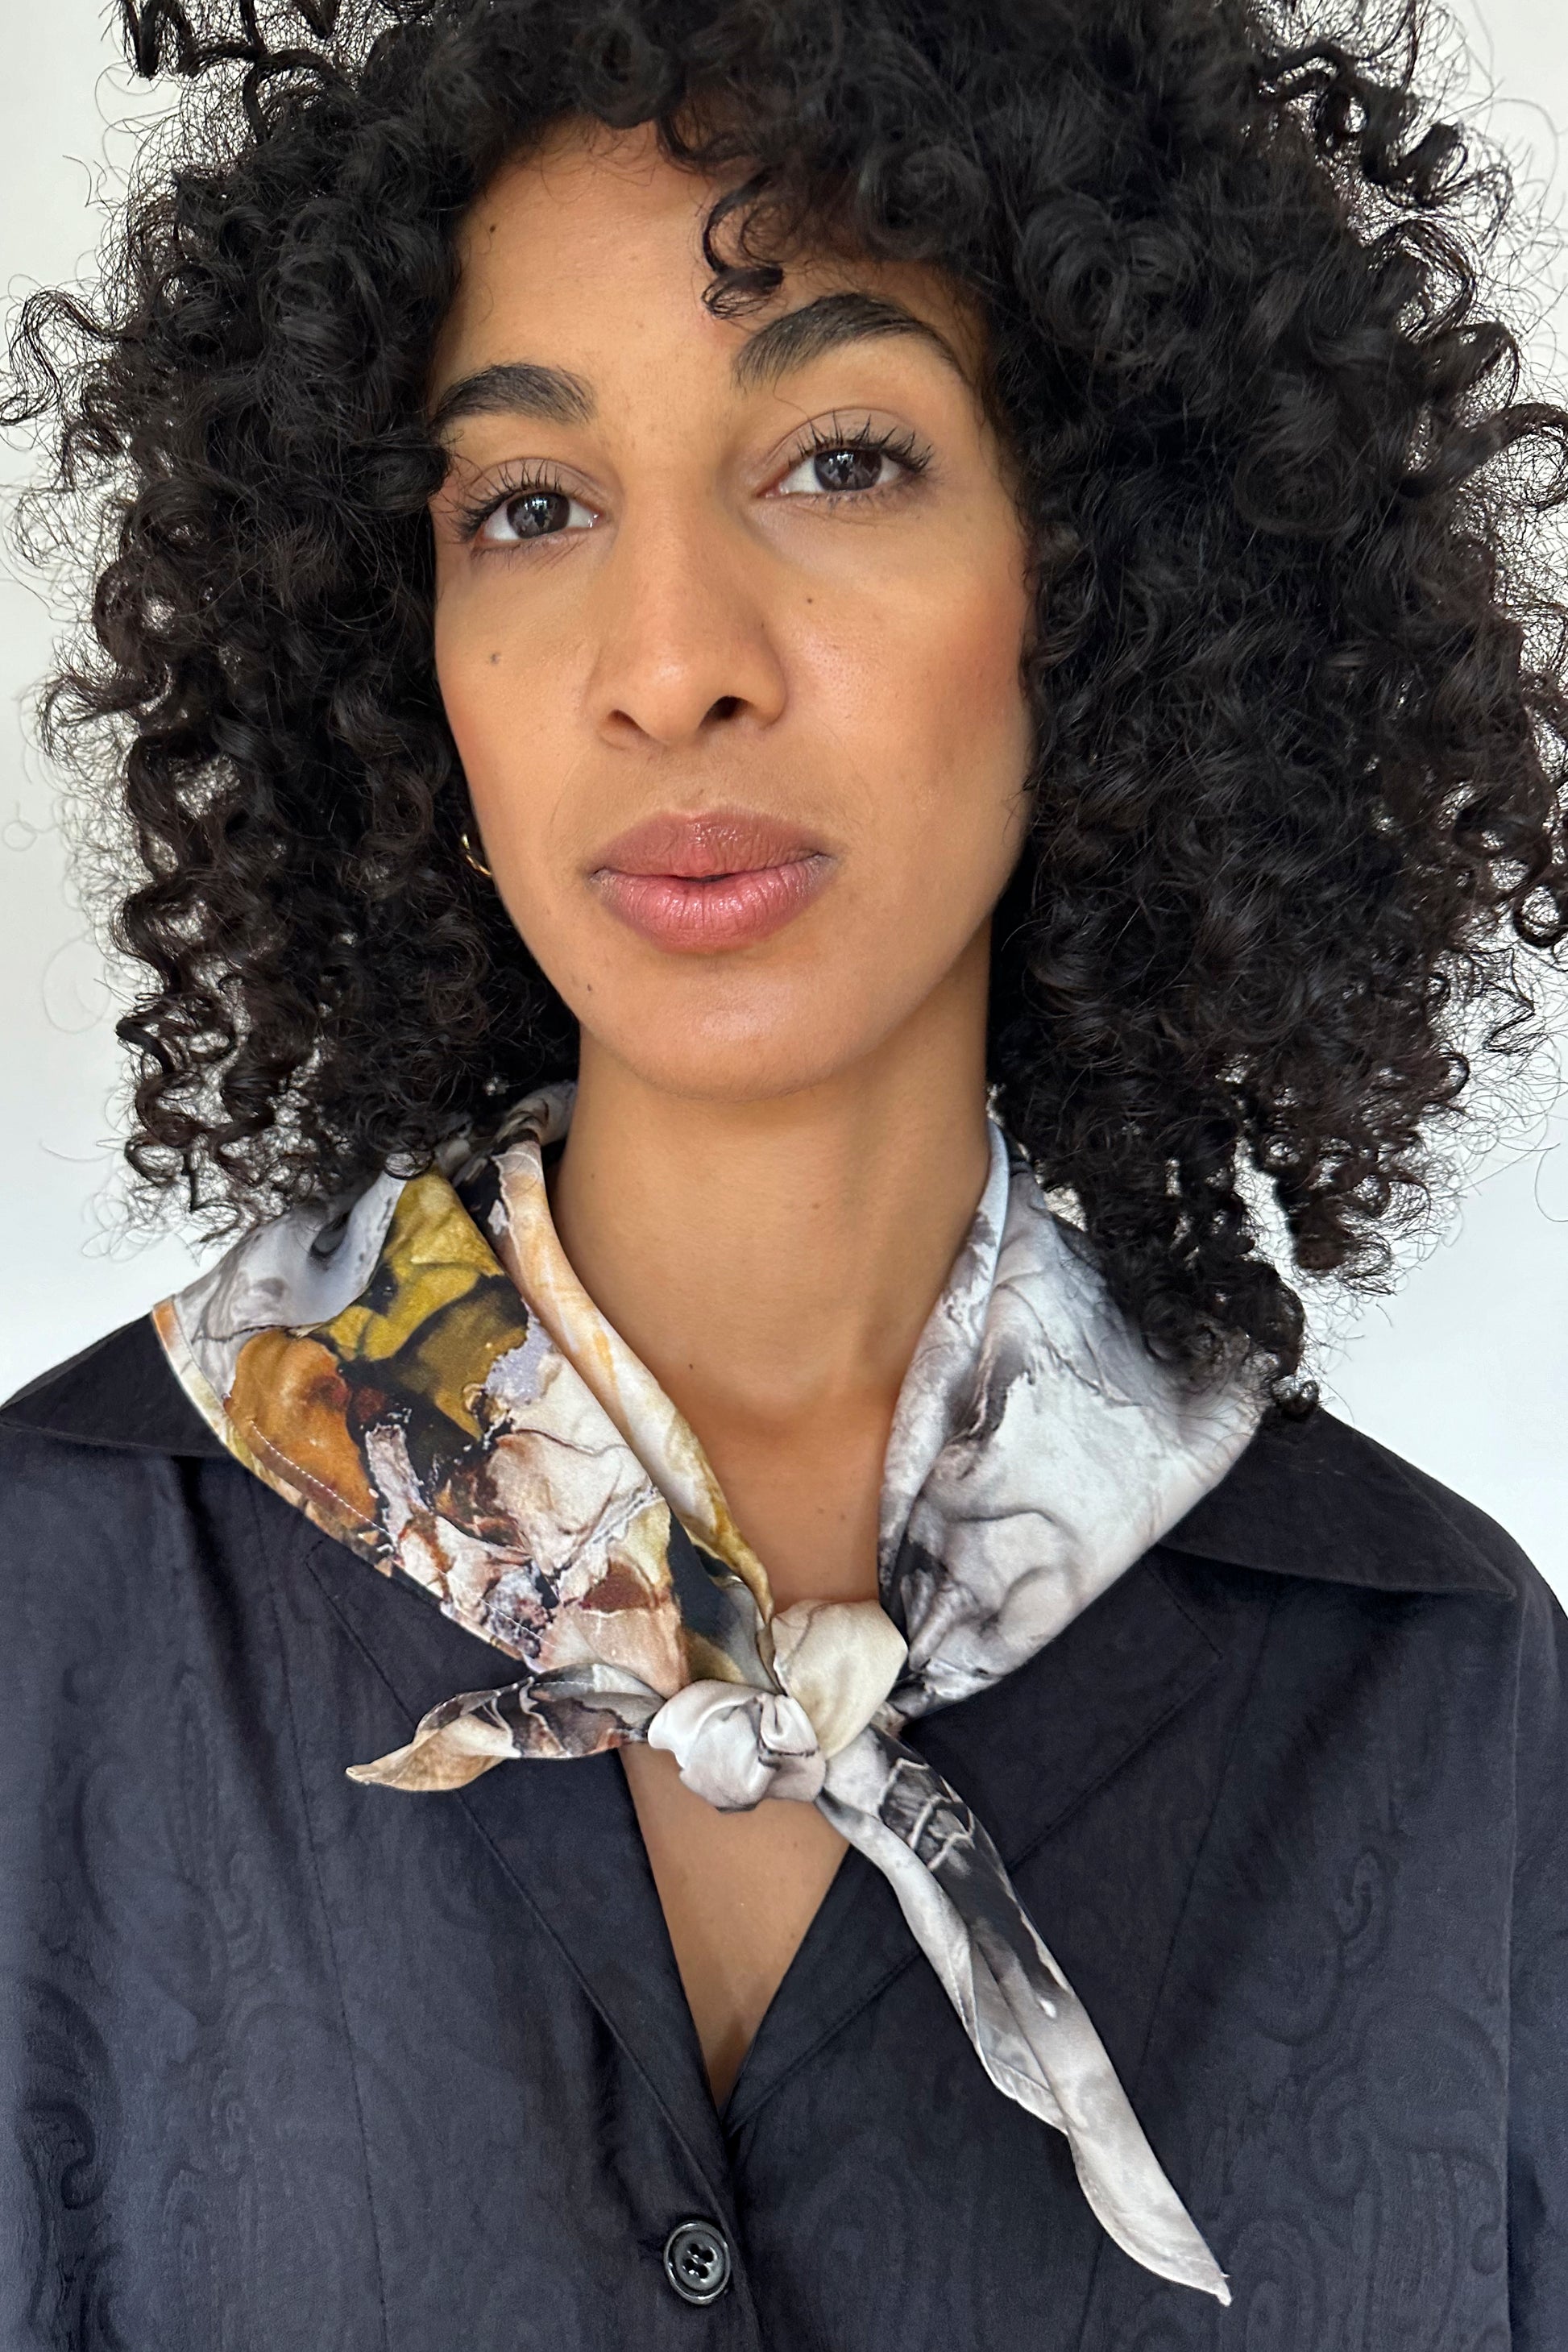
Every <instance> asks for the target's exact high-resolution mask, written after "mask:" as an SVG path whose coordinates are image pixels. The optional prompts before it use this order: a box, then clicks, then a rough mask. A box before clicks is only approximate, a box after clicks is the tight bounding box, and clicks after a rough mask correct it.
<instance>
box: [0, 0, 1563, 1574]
mask: <svg viewBox="0 0 1568 2352" xmlns="http://www.w3.org/2000/svg"><path fill="white" fill-rule="evenodd" d="M117 13H118V12H117V11H116V10H113V9H100V7H98V6H96V5H94V0H62V5H58V6H55V7H52V8H47V9H45V8H31V7H30V8H14V9H12V10H11V11H10V12H9V19H10V21H9V22H8V24H7V27H6V39H5V68H6V70H5V80H4V83H3V85H0V290H4V291H5V293H6V294H7V295H8V299H9V300H10V301H11V302H13V303H14V302H15V301H16V299H19V298H20V297H21V295H23V294H24V293H25V292H26V289H28V288H29V287H31V286H36V285H38V284H40V283H44V284H52V283H58V282H61V281H62V280H65V279H68V278H73V277H75V276H77V275H78V274H79V273H80V272H81V271H82V270H84V269H85V268H88V267H89V262H90V256H91V253H92V250H93V247H94V246H95V244H96V242H97V238H98V235H99V230H100V223H101V215H100V213H99V212H98V211H96V210H95V209H94V200H95V197H96V196H98V195H99V194H101V193H102V192H103V190H104V189H105V188H106V187H107V188H108V189H110V190H112V186H113V184H114V174H115V172H116V170H117V169H118V168H122V166H123V163H124V159H125V157H126V155H127V153H128V152H129V148H130V145H131V143H132V131H131V130H129V129H128V128H127V126H128V125H131V124H133V122H134V121H135V120H136V119H137V117H138V116H145V115H147V114H148V113H149V112H151V111H152V110H153V106H154V104H155V100H153V98H152V97H151V96H150V94H149V93H148V92H147V91H146V89H144V87H142V86H140V85H136V84H134V83H132V80H131V79H130V77H129V76H128V75H127V74H126V73H125V71H124V68H123V67H122V65H121V62H120V50H119V46H118V37H117V35H116V33H115V31H114V29H113V21H112V20H113V16H115V15H116V14H117ZM1457 26H1458V34H1459V35H1460V36H1462V38H1463V43H1464V49H1463V51H1462V52H1459V53H1458V54H1457V55H1456V58H1455V60H1454V62H1453V64H1452V65H1451V66H1450V67H1449V68H1447V70H1446V80H1447V89H1448V93H1449V99H1450V103H1452V102H1453V101H1454V100H1456V99H1457V100H1458V101H1459V102H1461V103H1462V104H1463V105H1464V107H1465V109H1466V110H1467V111H1468V113H1470V114H1471V116H1472V117H1473V118H1474V119H1475V120H1477V121H1479V122H1481V123H1482V124H1484V125H1485V126H1486V127H1487V128H1489V131H1490V133H1491V135H1492V136H1493V137H1494V138H1495V139H1497V140H1499V141H1500V142H1501V143H1502V144H1503V146H1504V147H1505V148H1506V149H1507V151H1508V152H1509V153H1510V157H1511V158H1512V160H1513V162H1514V164H1515V168H1516V171H1517V173H1518V174H1519V177H1520V179H1521V182H1522V183H1523V184H1524V185H1525V187H1526V189H1527V191H1528V192H1530V193H1531V195H1532V197H1533V200H1534V201H1535V202H1536V203H1537V204H1538V205H1541V206H1542V207H1543V208H1544V210H1545V212H1546V213H1547V215H1549V216H1551V217H1552V219H1557V218H1558V217H1559V216H1560V215H1562V214H1563V209H1564V197H1565V195H1568V155H1560V154H1559V142H1558V137H1557V133H1556V131H1555V129H1554V127H1553V126H1554V125H1555V124H1558V123H1561V124H1568V14H1565V13H1564V10H1563V0H1462V5H1459V7H1458V18H1457ZM1564 282H1568V272H1565V271H1564V269H1563V265H1562V263H1561V260H1560V259H1559V258H1558V257H1557V255H1556V252H1555V247H1549V248H1548V249H1547V250H1546V252H1545V253H1544V255H1543V257H1541V258H1540V259H1538V260H1537V261H1536V262H1535V263H1534V264H1533V265H1532V267H1531V271H1530V273H1529V275H1528V277H1526V278H1524V280H1523V283H1522V284H1521V289H1520V291H1521V297H1522V299H1524V300H1525V302H1526V303H1527V305H1528V306H1529V307H1530V308H1531V309H1532V310H1534V311H1536V312H1537V313H1539V323H1538V325H1537V327H1536V330H1535V332H1534V337H1533V341H1532V345H1531V351H1532V358H1533V363H1534V365H1535V368H1536V371H1537V373H1538V376H1539V377H1540V379H1542V381H1545V382H1548V383H1555V385H1556V386H1557V388H1558V389H1559V391H1560V392H1561V391H1562V390H1563V388H1564V385H1565V384H1568V331H1564V326H1563V321H1564V320H1565V319H1568V306H1564V305H1563V304H1562V303H1560V302H1558V300H1557V295H1558V290H1559V289H1560V288H1561V287H1562V286H1563V283H1564ZM1554 306H1555V308H1554ZM1559 344H1561V346H1562V351H1563V354H1564V355H1565V356H1564V359H1563V362H1562V363H1560V361H1559V352H1558V346H1559ZM27 462H28V460H27V457H26V451H25V450H23V449H21V448H19V447H18V448H16V450H15V451H14V453H13V455H12V457H11V458H10V460H9V467H8V477H9V478H10V479H11V480H12V481H19V480H21V479H22V478H25V476H26V467H27ZM57 625H58V616H56V617H55V618H52V617H51V614H50V613H49V611H48V610H47V605H46V604H45V602H44V601H43V599H42V597H41V594H40V592H39V589H38V587H37V583H29V582H28V581H27V580H26V578H25V576H24V575H22V574H21V572H19V570H18V567H17V566H16V563H15V562H14V561H11V562H7V564H6V565H5V576H4V577H0V1003H3V1004H4V1006H5V1029H4V1033H3V1034H4V1043H3V1045H0V1212H3V1215H4V1226H3V1230H4V1233H5V1273H4V1276H3V1278H0V1395H4V1394H5V1393H7V1392H8V1391H9V1390H10V1389H11V1388H12V1387H14V1386H16V1384H18V1383H19V1382H20V1381H23V1380H25V1379H26V1378H28V1377H29V1376H30V1375H31V1374H32V1373H34V1372H36V1371H37V1370H42V1369H43V1368H44V1367H45V1366H46V1365H47V1364H49V1363H51V1362H54V1361H56V1360H58V1359H59V1358H61V1357H63V1356H66V1355H68V1354H70V1353H71V1352H72V1351H74V1350H75V1349H78V1348H80V1347H82V1346H84V1345H85V1344H86V1343H87V1342H88V1341H89V1339H93V1338H95V1337H96V1336H97V1335H98V1334H99V1333H100V1332H102V1331H105V1330H107V1329H109V1328H111V1327H112V1326H114V1325H115V1324H117V1323H120V1322H123V1321H125V1320H127V1319H128V1318H131V1317H132V1316H134V1315H137V1314H139V1313H141V1312H142V1310H143V1309H144V1308H145V1307H147V1306H148V1305H150V1304H151V1303H152V1302H153V1300H155V1299H156V1298H158V1297H162V1296H163V1294H164V1293H165V1292H166V1291H168V1290H170V1289H171V1288H173V1287H174V1286H175V1285H176V1284H178V1283H179V1282H180V1281H182V1280H184V1279H185V1278H186V1277H187V1276H188V1274H189V1272H190V1270H191V1268H192V1266H193V1265H194V1264H195V1259H194V1258H193V1256H192V1254H191V1251H190V1248H189V1247H188V1246H187V1245H186V1244H185V1243H184V1241H182V1239H181V1238H180V1237H179V1236H178V1235H177V1234H165V1235H164V1236H163V1237H162V1238H159V1239H154V1240H153V1241H151V1242H149V1241H148V1240H147V1238H146V1237H145V1236H141V1237H137V1236H136V1235H134V1234H132V1233H131V1232H130V1231H129V1230H128V1229H127V1227H126V1225H125V1222H124V1217H123V1213H122V1211H121V1208H120V1207H119V1206H118V1205H117V1195H116V1191H115V1186H116V1167H117V1156H116V1141H115V1138H116V1131H117V1128H118V1126H119V1123H120V1118H121V1111H120V1107H119V1104H118V1102H117V1099H116V1097H117V1087H118V1084H119V1070H118V1048H117V1046H116V1045H115V1041H114V1038H113V1034H112V1028H111V1023H112V1018H113V996H112V983H111V981H110V978H109V977H108V975H107V972H106V967H105V964H104V962H103V960H102V958H101V957H100V953H99V951H98V949H97V948H96V946H95V945H94V944H93V940H92V936H91V930H90V927H89V924H88V922H87V920H86V919H85V918H84V915H83V913H82V910H81V909H80V908H79V906H77V905H76V904H75V903H74V901H73V898H72V895H71V890H70V885H69V880H68V856H67V849H66V844H65V841H64V838H63V836H62V834H61V832H60V829H59V826H58V822H57V818H56V813H55V803H54V795H55V783H54V780H52V779H51V777H50V775H49V774H48V772H47V768H46V767H45V764H44V762H43V761H42V760H41V758H40V756H39V755H38V753H37V751H36V749H34V748H33V746H32V744H31V742H30V740H29V732H28V722H27V710H28V706H29V704H30V700H31V696H32V689H33V687H34V684H35V682H36V680H37V677H39V676H40V675H41V673H42V672H43V670H44V669H45V667H46V666H47V660H48V653H49V646H50V642H51V638H52V635H54V632H55V628H56V626H57ZM1560 1026H1561V1027H1562V1028H1563V1031H1564V1033H1565V1034H1568V1022H1564V1023H1563V1024H1560ZM1532 1100H1533V1104H1534V1109H1533V1112H1532V1113H1531V1115H1530V1116H1528V1117H1524V1118H1518V1119H1516V1120H1515V1122H1514V1131H1513V1132H1512V1134H1511V1135H1509V1136H1506V1137H1504V1138H1502V1139H1498V1136H1497V1134H1496V1132H1495V1122H1494V1132H1493V1135H1492V1138H1491V1140H1490V1143H1489V1145H1488V1146H1486V1147H1485V1148H1483V1145H1482V1141H1481V1139H1479V1137H1478V1142H1477V1145H1476V1147H1475V1148H1474V1149H1473V1150H1472V1152H1471V1165H1470V1167H1469V1169H1468V1173H1467V1181H1466V1185H1465V1189H1464V1192H1463V1193H1462V1195H1461V1196H1460V1198H1459V1199H1458V1202H1456V1203H1454V1204H1453V1205H1451V1206H1450V1209H1449V1211H1448V1213H1447V1216H1446V1218H1445V1220H1444V1221H1443V1223H1442V1225H1441V1228H1440V1230H1439V1231H1438V1232H1437V1233H1436V1234H1433V1235H1432V1236H1430V1237H1429V1239H1428V1241H1427V1242H1426V1244H1425V1245H1424V1247H1423V1248H1421V1249H1419V1250H1417V1251H1415V1252H1413V1253H1412V1252H1407V1253H1406V1255H1405V1272H1404V1276H1403V1279H1402V1282H1401V1286H1400V1287H1399V1289H1398V1290H1397V1292H1396V1293H1395V1295H1394V1297H1391V1298H1388V1299H1384V1300H1379V1301H1376V1302H1374V1303H1373V1305H1372V1306H1371V1307H1363V1308H1361V1309H1359V1310H1357V1311H1355V1312H1354V1313H1347V1312H1346V1311H1345V1310H1344V1309H1343V1308H1342V1307H1341V1308H1339V1309H1337V1310H1335V1309H1331V1307H1329V1306H1328V1305H1327V1303H1325V1302H1315V1303H1314V1319H1315V1328H1316V1329H1317V1331H1318V1334H1319V1367H1320V1371H1321V1377H1322V1380H1323V1385H1324V1389H1325V1393H1326V1395H1327V1396H1328V1398H1329V1401H1330V1402H1331V1403H1332V1404H1333V1406H1334V1407H1335V1409H1336V1410H1337V1411H1339V1412H1342V1413H1344V1414H1345V1415H1347V1416H1348V1418H1350V1419H1351V1420H1352V1421H1354V1422H1355V1423H1357V1424H1358V1426H1360V1427H1362V1428H1363V1429H1365V1430H1367V1431H1369V1432H1371V1433H1373V1435H1374V1436H1376V1437H1378V1438H1380V1439H1382V1440H1383V1442H1384V1444H1389V1445H1392V1446H1394V1447H1395V1448H1396V1449H1397V1450H1398V1451H1399V1452H1400V1453H1402V1454H1406V1455H1408V1456H1409V1457H1410V1458H1411V1459H1412V1460H1414V1461H1415V1462H1417V1463H1419V1464H1421V1465H1423V1466H1424V1467H1425V1468H1426V1469H1428V1470H1430V1471H1433V1472H1435V1473H1436V1475H1437V1476H1438V1477H1440V1478H1442V1479H1444V1480H1445V1481H1447V1483H1448V1484H1449V1485H1450V1486H1456V1487H1458V1489H1459V1490H1460V1491H1461V1492H1462V1493H1464V1494H1466V1495H1468V1496H1471V1497H1472V1498H1473V1499H1474V1500H1475V1501H1477V1502H1479V1503H1480V1504H1481V1505H1482V1506H1483V1507H1485V1508H1486V1509H1488V1510H1489V1511H1490V1512H1491V1513H1492V1514H1493V1515H1494V1516H1495V1517H1498V1518H1500V1519H1501V1520H1502V1521H1503V1522H1504V1524H1505V1525H1506V1526H1508V1527H1509V1528H1511V1529H1512V1531H1513V1532H1514V1533H1515V1534H1516V1535H1517V1536H1518V1537H1519V1538H1520V1539H1521V1542H1523V1543H1524V1545H1525V1546H1526V1548H1527V1549H1529V1550H1530V1551H1531V1553H1532V1555H1533V1556H1534V1558H1535V1559H1537V1560H1538V1561H1539V1563H1540V1564H1541V1566H1542V1568H1543V1569H1544V1570H1546V1572H1547V1574H1548V1575H1549V1576H1551V1577H1552V1580H1553V1581H1554V1582H1555V1583H1556V1585H1557V1587H1558V1590H1559V1591H1560V1592H1562V1593H1563V1594H1564V1596H1565V1597H1568V1446H1565V1444H1564V1437H1563V1432H1564V1426H1565V1423H1568V1150H1564V1149H1563V1142H1564V1139H1565V1138H1568V1097H1565V1098H1564V1099H1563V1103H1562V1107H1561V1108H1555V1107H1554V1106H1555V1104H1556V1100H1557V1083H1556V1080H1555V1077H1554V1074H1553V1072H1552V1070H1551V1069H1550V1068H1542V1071H1541V1072H1540V1073H1538V1075H1537V1077H1536V1080H1535V1084H1534V1089H1533V1096H1532Z"/></svg>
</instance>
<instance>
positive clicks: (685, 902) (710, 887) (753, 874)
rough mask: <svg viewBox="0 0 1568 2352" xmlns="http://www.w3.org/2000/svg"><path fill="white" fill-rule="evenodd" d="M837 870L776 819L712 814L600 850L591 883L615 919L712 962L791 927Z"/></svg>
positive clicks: (664, 820) (658, 823)
mask: <svg viewBox="0 0 1568 2352" xmlns="http://www.w3.org/2000/svg"><path fill="white" fill-rule="evenodd" d="M834 863H835V861H834V860H833V859H832V858H831V857H829V856H826V854H825V853H824V852H823V851H822V850H820V849H818V848H817V847H816V845H815V844H814V843H812V842H810V841H809V840H807V839H806V838H805V835H803V834H801V833H800V832H799V831H798V830H796V829H795V828H793V827H789V826H786V825H783V824H779V823H778V821H777V820H776V819H774V818H773V817H764V816H754V815H751V814H748V813H747V812H746V811H744V810H731V809H714V810H710V811H709V812H707V813H706V814H703V815H701V816H674V815H659V816H653V817H648V818H647V819H646V820H645V822H644V823H643V824H637V825H634V826H633V827H632V828H631V830H630V832H629V833H623V834H622V835H620V836H619V837H618V839H616V840H615V841H612V842H611V843H610V844H609V845H608V847H607V848H605V849H603V850H601V851H600V853H599V855H598V856H597V857H596V858H595V861H594V864H593V866H592V868H591V869H590V877H589V878H590V880H591V881H592V882H593V885H594V887H595V890H596V891H597V892H598V895H599V897H600V898H602V899H603V900H604V903H605V906H606V907H607V908H609V910H610V912H611V913H612V914H613V915H616V916H618V917H619V919H620V920H621V921H622V922H623V923H625V924H626V926H627V927H628V929H631V930H634V931H637V932H638V933H639V934H640V935H641V937H642V938H644V939H645V940H651V941H652V943H653V945H654V946H655V947H660V948H668V949H673V950H676V951H677V952H679V953H683V954H687V955H714V954H717V953H719V952H720V950H722V949H725V948H742V947H751V946H752V945H753V944H754V943H755V941H757V940H765V939H771V938H772V936H773V933H774V932H775V931H778V930H782V929H784V925H785V924H786V923H788V922H793V921H794V919H795V916H796V915H798V914H800V913H801V912H802V910H803V909H804V908H806V907H808V906H809V905H810V903H811V901H812V900H813V898H816V894H817V892H818V891H819V890H820V889H821V888H822V887H823V885H824V884H825V883H826V880H827V879H828V877H829V876H830V875H831V873H832V871H833V867H834Z"/></svg>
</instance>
